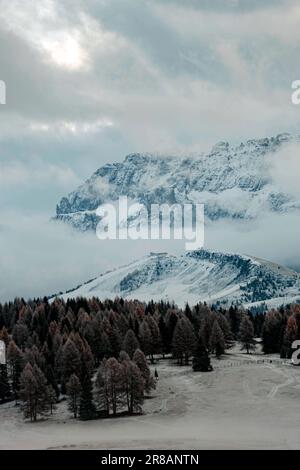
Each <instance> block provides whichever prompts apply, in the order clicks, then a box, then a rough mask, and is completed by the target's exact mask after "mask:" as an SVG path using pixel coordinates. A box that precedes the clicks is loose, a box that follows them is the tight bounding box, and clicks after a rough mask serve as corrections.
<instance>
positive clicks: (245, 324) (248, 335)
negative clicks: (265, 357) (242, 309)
mask: <svg viewBox="0 0 300 470" xmlns="http://www.w3.org/2000/svg"><path fill="white" fill-rule="evenodd" d="M238 338H239V341H240V342H241V343H242V351H243V350H244V349H246V351H247V354H249V351H250V350H253V349H255V341H254V328H253V323H252V321H251V320H250V318H249V317H248V316H247V315H243V317H242V320H241V323H240V329H239V334H238Z"/></svg>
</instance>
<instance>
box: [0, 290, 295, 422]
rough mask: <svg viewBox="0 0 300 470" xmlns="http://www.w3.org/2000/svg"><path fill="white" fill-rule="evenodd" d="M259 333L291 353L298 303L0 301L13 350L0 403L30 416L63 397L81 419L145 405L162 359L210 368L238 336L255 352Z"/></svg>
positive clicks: (265, 343)
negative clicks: (259, 308)
mask: <svg viewBox="0 0 300 470" xmlns="http://www.w3.org/2000/svg"><path fill="white" fill-rule="evenodd" d="M255 338H262V348H263V349H262V350H263V352H264V353H265V354H269V353H279V354H280V356H281V357H282V358H290V357H291V354H292V343H293V341H295V340H297V339H300V306H299V305H292V306H289V307H285V308H281V309H279V310H272V311H270V312H268V313H266V314H263V313H258V314H256V315H253V314H251V313H250V312H247V311H244V310H241V309H239V308H237V307H236V306H232V307H230V308H229V309H221V308H216V307H209V306H208V305H206V304H197V305H195V306H194V307H190V306H189V305H186V307H185V309H183V310H182V309H179V308H177V307H176V306H175V305H172V304H170V303H168V302H159V303H154V302H149V303H141V302H139V301H128V300H123V299H121V298H116V299H115V300H106V301H100V300H99V299H97V298H92V299H84V298H77V299H70V300H67V301H66V302H65V301H63V300H61V299H55V300H53V301H52V302H51V303H50V302H49V301H48V299H47V298H44V299H36V300H31V301H28V302H25V301H24V300H23V299H15V301H14V302H10V303H5V304H2V305H1V304H0V340H2V341H4V343H5V345H6V356H7V363H6V364H5V365H1V366H0V367H1V370H0V403H4V402H7V401H13V400H14V401H15V402H16V404H18V405H19V406H20V408H21V409H22V412H23V414H24V418H25V419H29V420H31V421H36V420H37V419H38V418H39V417H41V416H45V415H49V414H52V412H53V410H54V409H55V406H56V405H57V403H59V402H60V401H61V400H67V402H68V409H69V414H70V418H71V417H73V418H75V419H81V420H90V419H96V418H107V417H110V416H117V415H121V414H129V415H131V414H135V413H141V412H142V410H143V403H144V400H145V399H147V397H149V396H150V395H151V392H152V391H153V390H154V389H155V387H156V380H157V377H156V374H157V373H156V370H155V364H156V363H157V361H158V360H159V359H160V358H164V357H170V358H171V360H172V361H174V363H175V364H177V365H178V367H180V366H183V365H185V366H190V367H191V368H192V369H193V370H194V371H195V372H197V371H202V372H210V371H212V369H213V367H212V365H211V357H212V356H214V357H217V358H220V357H222V355H223V354H225V353H226V350H229V349H230V348H231V346H232V345H233V344H234V343H235V342H236V341H239V342H240V344H241V349H242V350H244V351H245V353H247V354H250V353H251V351H252V350H253V349H254V348H255V344H256V340H255ZM151 365H152V366H151ZM150 367H152V369H153V370H155V373H153V372H151V371H150Z"/></svg>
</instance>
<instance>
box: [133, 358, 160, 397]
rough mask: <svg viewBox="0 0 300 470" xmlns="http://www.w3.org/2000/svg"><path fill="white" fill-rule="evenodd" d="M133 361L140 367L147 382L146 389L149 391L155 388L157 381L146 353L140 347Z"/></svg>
mask: <svg viewBox="0 0 300 470" xmlns="http://www.w3.org/2000/svg"><path fill="white" fill-rule="evenodd" d="M133 361H134V362H135V363H136V365H137V366H138V368H139V369H140V371H141V374H142V377H143V379H144V383H145V391H146V392H147V393H149V392H150V391H151V390H152V389H155V382H154V379H153V377H152V375H151V372H150V368H149V366H148V363H147V359H146V356H145V354H144V353H143V352H142V351H141V350H140V349H137V350H136V351H135V353H134V355H133Z"/></svg>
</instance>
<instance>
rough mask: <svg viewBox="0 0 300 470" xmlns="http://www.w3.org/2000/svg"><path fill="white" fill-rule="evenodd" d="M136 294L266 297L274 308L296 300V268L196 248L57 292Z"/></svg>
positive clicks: (179, 299)
mask: <svg viewBox="0 0 300 470" xmlns="http://www.w3.org/2000/svg"><path fill="white" fill-rule="evenodd" d="M116 296H119V297H123V298H126V299H139V300H141V301H145V302H149V301H151V300H154V301H157V302H159V301H160V300H165V301H170V302H173V301H174V302H175V303H176V304H177V305H178V306H180V307H184V306H185V304H186V302H189V304H190V305H195V304H196V303H198V302H207V303H215V302H217V301H219V302H222V303H230V304H231V303H233V302H236V303H239V304H244V305H245V306H246V307H247V308H249V307H251V306H258V305H260V304H262V303H265V302H266V303H267V302H270V305H269V306H270V307H278V306H280V305H283V304H286V303H292V302H295V303H296V302H297V301H298V300H299V299H300V277H299V273H297V272H295V271H292V270H290V269H287V268H285V267H282V266H279V265H277V264H275V263H271V262H269V261H265V260H261V259H260V260H258V259H257V258H251V257H249V256H245V255H240V254H234V253H223V252H214V251H210V250H204V249H203V250H199V251H194V252H187V253H185V254H184V255H182V256H178V257H176V256H173V255H169V254H168V253H152V254H151V255H150V256H145V257H144V258H142V259H140V260H138V261H134V262H132V263H130V264H128V265H126V266H122V267H120V268H117V269H115V270H113V271H110V272H107V273H104V274H102V275H101V276H99V277H97V278H96V279H94V280H92V281H89V282H87V283H85V284H83V285H82V286H79V287H78V288H76V289H73V290H71V291H68V292H67V293H65V294H63V295H62V297H63V298H64V299H65V300H66V299H67V298H72V297H74V298H76V297H86V298H90V297H99V298H100V299H103V300H104V299H106V298H114V297H116Z"/></svg>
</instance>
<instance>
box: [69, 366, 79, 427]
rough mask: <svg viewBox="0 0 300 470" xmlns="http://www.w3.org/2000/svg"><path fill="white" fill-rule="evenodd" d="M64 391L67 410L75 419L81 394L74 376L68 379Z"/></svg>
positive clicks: (76, 378)
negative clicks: (65, 392) (66, 398)
mask: <svg viewBox="0 0 300 470" xmlns="http://www.w3.org/2000/svg"><path fill="white" fill-rule="evenodd" d="M66 390H67V394H68V408H69V410H70V411H71V413H73V416H74V418H77V416H78V410H79V402H80V394H81V384H80V380H79V378H78V377H77V375H76V374H72V375H71V377H70V378H69V380H68V382H67V385H66Z"/></svg>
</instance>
